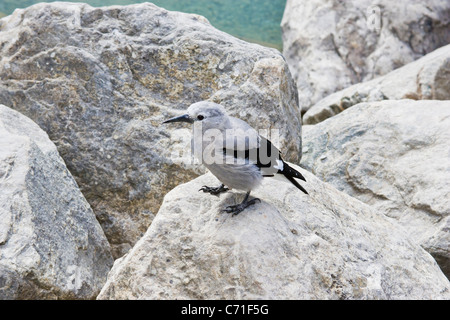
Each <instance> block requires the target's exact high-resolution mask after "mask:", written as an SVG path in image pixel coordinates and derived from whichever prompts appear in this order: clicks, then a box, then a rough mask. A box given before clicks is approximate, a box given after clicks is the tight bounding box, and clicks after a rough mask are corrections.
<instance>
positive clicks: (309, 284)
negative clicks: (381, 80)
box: [98, 165, 450, 300]
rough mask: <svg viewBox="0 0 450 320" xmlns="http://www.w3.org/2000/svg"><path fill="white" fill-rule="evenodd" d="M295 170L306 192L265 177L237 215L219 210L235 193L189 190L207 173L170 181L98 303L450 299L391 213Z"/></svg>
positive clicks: (208, 180)
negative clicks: (172, 183) (174, 182)
mask: <svg viewBox="0 0 450 320" xmlns="http://www.w3.org/2000/svg"><path fill="white" fill-rule="evenodd" d="M293 166H294V165H293ZM294 167H295V168H298V167H297V166H294ZM298 170H300V171H301V173H302V175H304V176H305V178H306V180H307V182H305V183H303V181H302V184H303V185H304V186H305V188H306V189H307V190H308V192H309V196H308V195H305V194H303V193H302V192H301V191H300V190H298V189H297V188H296V187H295V186H293V185H292V184H291V183H290V182H289V181H287V180H285V181H279V180H277V179H271V178H267V179H264V180H263V184H262V186H261V187H260V188H258V189H256V190H255V191H254V193H253V197H257V198H259V199H261V202H260V203H257V204H255V205H253V206H250V207H248V208H246V209H245V210H244V211H243V212H241V213H240V214H239V215H237V216H233V215H231V214H228V213H225V212H222V209H223V208H224V207H226V206H228V205H232V204H235V203H238V202H239V201H242V198H243V196H244V195H243V194H242V193H235V192H228V193H224V194H221V195H220V196H219V197H217V196H211V195H209V194H205V193H203V192H197V193H196V192H194V193H193V192H192V190H198V189H199V188H200V187H201V186H202V185H215V184H217V179H216V178H215V177H214V176H213V175H212V174H210V173H208V174H205V175H203V176H200V177H199V178H196V179H194V180H192V181H190V182H188V183H185V184H182V185H180V186H178V187H176V188H175V189H173V190H172V191H170V192H169V193H168V194H167V195H166V197H165V198H164V202H163V204H162V206H161V209H160V211H159V212H158V214H157V216H156V218H155V219H154V221H153V223H152V224H151V226H150V228H149V229H148V231H147V233H146V234H145V235H144V236H143V237H142V238H141V239H140V240H139V241H138V242H137V243H136V245H135V246H134V247H133V249H132V250H130V251H129V252H128V253H127V254H126V255H125V256H124V257H122V258H121V259H118V260H116V261H115V263H114V267H113V269H112V270H111V272H110V273H109V274H108V281H107V282H106V284H105V286H104V287H103V289H102V291H101V293H100V294H99V296H98V299H221V300H223V299H449V298H450V282H449V281H448V280H447V278H446V277H445V276H444V274H443V273H442V271H441V270H440V269H439V267H438V266H437V264H436V262H435V261H434V259H433V258H432V257H431V256H430V255H429V254H428V253H427V252H426V251H425V250H423V249H422V248H421V247H420V246H419V245H418V244H416V243H414V241H412V240H411V237H410V236H408V235H407V233H406V232H405V230H404V229H403V228H402V227H401V226H399V225H398V223H397V222H396V221H395V220H394V219H392V218H389V217H386V216H384V215H382V214H380V212H379V211H378V210H377V209H375V208H372V207H371V206H369V205H366V204H364V203H362V202H361V201H359V200H357V199H355V198H352V197H350V196H348V195H346V194H345V193H343V192H339V191H338V190H336V189H335V188H334V187H332V186H331V185H329V184H327V183H323V182H322V181H320V180H319V179H317V178H316V177H315V176H314V175H312V174H311V173H310V172H308V171H306V170H302V169H300V168H298Z"/></svg>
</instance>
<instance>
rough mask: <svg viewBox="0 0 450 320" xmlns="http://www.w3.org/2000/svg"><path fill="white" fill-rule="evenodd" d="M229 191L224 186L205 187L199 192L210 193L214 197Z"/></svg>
mask: <svg viewBox="0 0 450 320" xmlns="http://www.w3.org/2000/svg"><path fill="white" fill-rule="evenodd" d="M228 190H229V189H228V188H227V187H225V186H224V185H223V184H222V185H220V186H218V187H208V186H203V187H201V188H200V189H199V190H198V191H203V192H209V193H210V194H212V195H218V194H220V193H222V192H227V191H228Z"/></svg>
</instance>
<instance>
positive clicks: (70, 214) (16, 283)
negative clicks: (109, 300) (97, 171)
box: [0, 105, 113, 300]
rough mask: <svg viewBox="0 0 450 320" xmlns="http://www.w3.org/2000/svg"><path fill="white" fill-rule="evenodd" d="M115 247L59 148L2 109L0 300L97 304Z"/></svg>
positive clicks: (21, 118)
mask: <svg viewBox="0 0 450 320" xmlns="http://www.w3.org/2000/svg"><path fill="white" fill-rule="evenodd" d="M112 264H113V258H112V255H111V251H110V246H109V243H108V241H107V239H106V237H105V234H104V233H103V230H102V228H101V227H100V224H99V223H98V222H97V220H96V219H95V215H94V213H93V212H92V209H91V207H90V206H89V204H88V203H87V201H86V200H85V198H84V197H83V195H82V194H81V192H80V190H79V189H78V186H77V183H76V182H75V180H74V179H73V177H72V175H71V174H70V172H69V171H68V170H67V168H66V166H65V164H64V161H63V160H62V159H61V157H60V156H59V154H58V151H57V150H56V147H55V145H54V144H53V143H52V142H51V141H50V139H49V138H48V136H47V134H46V133H45V132H44V131H42V130H41V129H40V128H39V127H38V126H37V125H36V124H35V123H34V122H33V121H31V120H30V119H28V118H26V117H25V116H23V115H21V114H20V113H18V112H16V111H14V110H12V109H9V108H7V107H5V106H3V105H0V300H3V299H93V298H95V297H96V296H97V294H98V292H99V291H100V289H101V287H102V286H103V284H104V282H105V281H106V275H107V273H108V271H109V270H110V268H111V266H112Z"/></svg>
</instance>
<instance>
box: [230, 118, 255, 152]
mask: <svg viewBox="0 0 450 320" xmlns="http://www.w3.org/2000/svg"><path fill="white" fill-rule="evenodd" d="M229 119H230V124H231V127H230V128H227V129H226V132H225V139H224V146H223V147H224V148H227V149H233V150H240V151H244V150H248V149H254V148H258V147H259V135H258V132H256V130H255V129H253V128H252V127H251V126H250V125H248V123H247V122H245V121H242V120H241V119H238V118H234V117H229Z"/></svg>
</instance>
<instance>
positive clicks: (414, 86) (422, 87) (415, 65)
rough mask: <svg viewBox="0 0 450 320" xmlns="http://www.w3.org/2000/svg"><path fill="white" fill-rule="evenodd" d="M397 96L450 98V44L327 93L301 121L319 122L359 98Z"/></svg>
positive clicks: (382, 98) (361, 100)
mask: <svg viewBox="0 0 450 320" xmlns="http://www.w3.org/2000/svg"><path fill="white" fill-rule="evenodd" d="M399 99H414V100H422V99H423V100H432V99H434V100H450V45H447V46H444V47H441V48H439V49H436V50H435V51H433V52H431V53H429V54H427V55H425V56H423V57H422V58H420V59H418V60H416V61H414V62H411V63H408V64H407V65H405V66H403V67H401V68H398V69H396V70H394V71H391V72H389V73H388V74H386V75H384V76H380V77H378V78H375V79H373V80H370V81H366V82H361V83H358V84H355V85H352V86H350V87H348V88H345V89H343V90H341V91H338V92H335V93H332V94H330V95H329V96H326V97H325V98H323V99H322V100H320V101H319V102H317V103H316V104H315V105H314V106H312V107H311V108H310V109H309V110H308V111H307V112H306V113H305V114H304V116H303V123H305V124H315V123H318V122H320V121H323V120H325V119H327V118H329V117H332V116H334V115H336V114H338V113H339V112H341V111H343V110H345V109H347V108H349V107H351V106H353V105H355V104H358V103H360V102H370V101H380V100H399Z"/></svg>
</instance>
